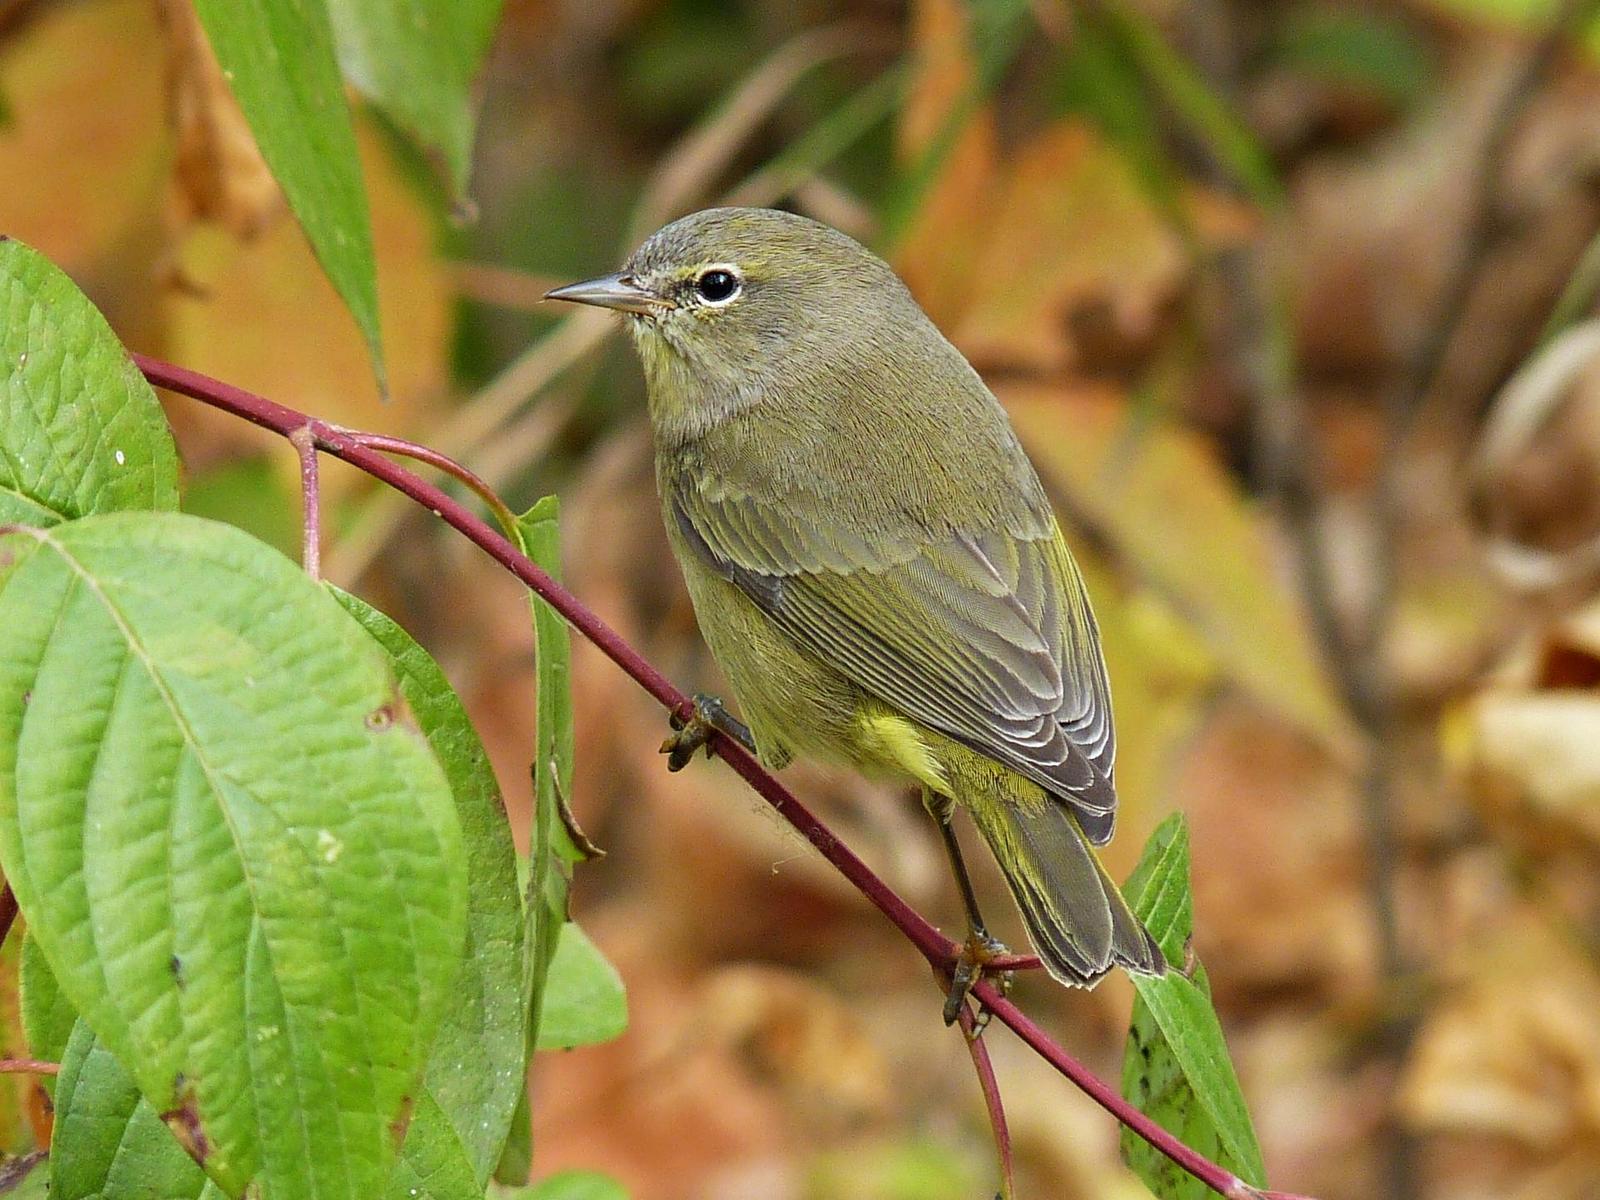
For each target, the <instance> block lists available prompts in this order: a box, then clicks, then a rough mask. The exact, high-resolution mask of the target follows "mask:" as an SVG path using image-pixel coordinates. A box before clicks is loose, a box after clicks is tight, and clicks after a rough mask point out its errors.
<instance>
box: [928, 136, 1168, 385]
mask: <svg viewBox="0 0 1600 1200" xmlns="http://www.w3.org/2000/svg"><path fill="white" fill-rule="evenodd" d="M989 207H990V209H991V212H990V215H988V216H986V217H985V218H984V219H983V220H982V221H981V222H977V221H975V222H973V223H971V224H969V225H968V227H967V237H969V238H971V237H972V235H973V231H974V230H979V229H987V230H988V231H989V232H988V233H987V235H986V236H984V237H982V238H981V239H978V240H980V241H981V243H982V251H981V254H979V255H978V256H977V258H976V259H975V260H974V261H975V264H976V265H975V266H974V268H973V269H972V270H970V271H969V272H966V273H965V274H964V275H963V279H964V281H965V285H966V287H967V288H968V289H969V291H970V293H971V297H970V304H969V307H968V308H967V310H966V313H965V315H964V316H963V317H962V319H961V321H960V322H959V323H958V324H957V325H956V327H955V329H954V333H955V340H956V342H957V343H958V344H959V345H960V346H961V347H962V348H963V349H964V350H966V351H967V352H968V354H970V355H971V356H973V357H974V358H978V359H982V360H984V361H987V362H994V363H1002V364H1005V365H1011V366H1020V367H1035V368H1051V367H1059V366H1061V365H1063V364H1064V363H1066V362H1069V361H1071V357H1072V347H1071V343H1070V339H1069V338H1068V337H1067V336H1066V332H1067V322H1068V319H1069V318H1070V317H1071V316H1072V314H1073V313H1074V312H1075V311H1078V310H1081V309H1083V308H1085V307H1088V306H1104V308H1105V309H1107V310H1108V311H1109V314H1110V317H1111V320H1112V323H1113V326H1114V327H1115V329H1116V330H1117V331H1118V332H1119V333H1120V334H1121V335H1122V336H1123V337H1124V338H1127V339H1129V340H1141V339H1143V338H1146V337H1148V336H1149V334H1150V333H1151V331H1152V330H1153V328H1154V326H1155V324H1156V321H1157V317H1158V316H1159V314H1160V312H1161V310H1162V308H1163V307H1164V306H1165V305H1166V304H1167V303H1168V302H1169V301H1170V300H1171V299H1172V297H1173V296H1174V295H1175V294H1176V292H1177V289H1178V286H1179V284H1180V283H1181V282H1182V280H1183V277H1184V274H1185V271H1186V269H1187V263H1186V261H1185V255H1184V252H1183V247H1182V243H1181V242H1180V240H1179V238H1178V236H1177V234H1176V233H1175V232H1174V231H1173V230H1172V229H1171V228H1170V227H1169V226H1168V225H1167V223H1166V222H1165V221H1163V220H1162V218H1161V216H1160V214H1159V213H1157V211H1156V209H1155V208H1154V206H1153V205H1152V204H1151V203H1150V201H1149V200H1148V199H1147V198H1146V197H1145V195H1144V191H1143V189H1142V188H1141V187H1140V185H1139V181H1138V179H1137V178H1136V177H1135V175H1134V173H1133V171H1132V169H1131V168H1130V167H1129V166H1128V164H1127V163H1126V162H1125V161H1124V160H1123V158H1122V157H1121V155H1119V154H1118V153H1117V152H1116V150H1115V149H1113V148H1112V147H1111V146H1109V145H1108V144H1107V143H1106V142H1105V141H1104V140H1103V139H1101V138H1100V136H1099V135H1098V134H1096V133H1095V132H1094V131H1093V130H1092V129H1091V128H1090V127H1089V126H1088V125H1087V124H1085V123H1083V122H1081V121H1076V120H1065V121H1061V122H1059V123H1057V124H1056V125H1054V126H1052V127H1050V128H1048V129H1046V130H1044V131H1043V132H1042V133H1040V134H1038V135H1037V136H1036V137H1035V138H1034V139H1033V140H1032V141H1031V142H1029V143H1028V144H1027V145H1026V146H1024V147H1023V148H1022V150H1021V151H1020V152H1019V153H1018V155H1017V158H1016V160H1015V161H1014V162H1013V163H1011V165H1010V167H1009V169H1008V171H1007V172H1006V178H1005V180H1004V183H1003V184H1002V186H1001V187H1000V189H999V192H998V194H997V195H995V196H994V197H993V198H992V200H991V202H990V206H989Z"/></svg>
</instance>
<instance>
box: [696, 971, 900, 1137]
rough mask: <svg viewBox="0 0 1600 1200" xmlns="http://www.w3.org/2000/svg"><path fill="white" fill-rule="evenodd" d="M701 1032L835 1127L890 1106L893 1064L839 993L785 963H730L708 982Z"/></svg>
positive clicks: (700, 1006)
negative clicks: (767, 965) (890, 1076)
mask: <svg viewBox="0 0 1600 1200" xmlns="http://www.w3.org/2000/svg"><path fill="white" fill-rule="evenodd" d="M691 1023H692V1026H693V1028H694V1029H695V1031H696V1036H703V1037H706V1038H708V1039H710V1040H712V1041H715V1042H718V1043H721V1044H722V1045H724V1046H725V1047H727V1048H729V1049H731V1050H733V1051H734V1053H735V1056H736V1057H737V1058H738V1059H739V1060H740V1061H741V1062H743V1063H744V1064H745V1066H746V1068H747V1069H748V1070H749V1071H750V1072H751V1074H752V1075H753V1076H754V1077H755V1078H756V1079H758V1080H764V1081H768V1082H770V1083H772V1084H773V1085H775V1086H776V1087H777V1088H778V1089H779V1091H780V1092H781V1093H782V1094H783V1095H784V1096H785V1097H786V1098H787V1100H788V1102H789V1103H790V1104H791V1105H793V1106H794V1107H795V1108H796V1109H797V1110H798V1111H800V1112H803V1113H806V1114H808V1115H809V1116H810V1118H811V1119H812V1120H815V1121H818V1122H819V1123H820V1124H821V1125H823V1126H825V1127H828V1128H832V1129H835V1130H839V1129H842V1128H844V1127H846V1126H850V1125H854V1124H856V1123H857V1122H860V1121H863V1120H870V1119H873V1118H879V1117H882V1116H884V1115H885V1114H886V1112H887V1111H888V1108H889V1099H890V1087H889V1085H890V1079H889V1066H888V1063H887V1062H886V1061H885V1059H884V1056H883V1054H882V1052H881V1051H880V1050H879V1049H878V1046H877V1043H876V1042H874V1041H873V1040H872V1038H871V1037H870V1036H869V1034H868V1031H867V1030H866V1028H865V1027H864V1026H863V1024H862V1021H861V1018H860V1017H859V1016H858V1015H857V1014H856V1013H855V1012H854V1011H853V1010H852V1009H851V1008H850V1007H849V1006H848V1005H847V1004H846V1003H845V1002H844V1001H843V1000H841V999H840V998H839V997H838V996H837V995H836V994H835V993H833V992H831V991H829V990H828V989H826V988H824V987H822V986H820V985H819V984H817V983H816V982H814V981H813V980H811V979H809V978H807V977H806V976H805V975H802V974H799V973H798V972H795V971H791V970H784V969H781V968H777V967H766V966H755V965H742V966H732V967H724V968H722V969H721V970H718V971H716V972H715V973H713V974H712V975H710V976H709V977H708V978H707V979H706V980H705V982H704V983H703V984H702V985H701V996H700V1001H699V1004H698V1006H697V1011H696V1012H695V1014H694V1016H693V1018H692V1021H691Z"/></svg>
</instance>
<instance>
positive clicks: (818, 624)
mask: <svg viewBox="0 0 1600 1200" xmlns="http://www.w3.org/2000/svg"><path fill="white" fill-rule="evenodd" d="M671 508H672V510H673V516H674V517H675V519H676V520H677V523H678V526H679V529H680V530H681V532H682V533H683V536H684V538H685V540H686V541H687V542H688V544H689V545H690V547H691V548H692V549H693V550H694V552H695V553H697V554H698V555H700V556H701V558H702V559H703V560H704V561H705V562H706V564H707V565H708V566H710V567H712V568H713V569H714V570H716V571H718V572H719V573H720V574H722V575H723V576H724V577H725V578H727V579H729V580H731V581H732V582H733V583H734V584H736V585H737V586H738V587H739V588H740V589H741V590H742V591H744V592H745V594H746V595H748V596H749V597H750V598H751V599H752V600H753V601H754V602H755V603H756V604H757V605H758V606H759V607H760V608H761V609H762V610H763V611H764V612H765V613H766V614H767V615H768V616H769V617H770V618H771V619H772V620H773V622H774V623H775V624H776V625H777V626H778V627H779V628H780V629H781V630H782V631H783V632H784V633H785V634H787V635H788V636H789V638H790V639H791V640H793V641H794V642H795V643H796V644H797V645H799V646H800V647H801V648H802V649H804V650H805V651H806V652H807V653H809V654H811V655H813V656H815V657H817V658H819V659H821V660H822V661H824V662H826V663H828V664H829V665H830V666H832V667H833V668H834V669H836V670H838V671H840V672H841V673H842V674H844V675H845V676H846V677H847V678H849V679H851V680H853V681H854V682H855V683H856V684H857V685H858V686H860V687H861V688H863V689H864V690H865V691H867V692H869V693H871V694H873V695H875V696H877V697H878V698H879V699H881V700H883V701H884V702H885V703H887V704H889V705H891V706H893V707H894V708H896V709H898V710H899V711H901V712H902V713H904V714H905V715H906V716H908V717H910V718H912V719H913V720H915V721H918V722H920V723H922V724H924V725H926V726H928V727H930V728H932V729H936V730H938V731H939V732H941V733H944V734H946V735H947V736H949V737H951V738H954V739H956V740H957V741H960V742H962V743H964V744H966V745H968V746H970V747H971V748H973V749H974V750H977V751H978V752H980V753H982V754H984V755H986V756H988V757H990V758H993V759H995V760H996V761H998V762H1001V763H1003V764H1005V765H1006V766H1009V767H1011V768H1012V769H1013V770H1016V771H1017V772H1019V773H1020V774H1022V775H1024V776H1026V777H1028V778H1029V779H1032V780H1033V781H1034V782H1036V783H1038V784H1039V785H1040V786H1041V787H1043V788H1044V789H1045V790H1046V791H1048V792H1049V793H1051V794H1052V795H1054V796H1057V797H1059V798H1060V799H1062V800H1064V801H1066V802H1068V803H1069V804H1071V805H1072V806H1073V808H1074V809H1075V810H1076V811H1077V812H1078V813H1079V816H1080V821H1081V823H1082V825H1083V827H1084V831H1085V833H1086V834H1087V835H1088V836H1089V837H1090V838H1091V840H1093V841H1094V842H1096V843H1097V844H1098V843H1101V842H1104V841H1105V840H1106V839H1107V838H1109V837H1110V835H1111V827H1112V823H1113V812H1114V809H1115V804H1116V796H1115V792H1114V790H1113V787H1112V784H1111V762H1112V756H1113V753H1114V747H1113V744H1112V735H1111V714H1110V702H1109V695H1108V691H1107V687H1106V682H1105V669H1104V666H1103V664H1102V661H1101V658H1100V651H1099V646H1098V638H1097V635H1096V632H1095V628H1094V619H1093V617H1092V616H1091V615H1090V612H1089V607H1088V602H1087V599H1086V598H1085V596H1084V592H1083V585H1082V582H1081V580H1080V579H1079V577H1078V574H1077V571H1076V569H1075V568H1074V567H1073V565H1072V563H1071V560H1070V558H1069V557H1068V555H1067V552H1066V548H1065V546H1064V545H1063V544H1061V542H1060V535H1059V534H1058V533H1057V531H1056V529H1055V525H1054V521H1053V520H1052V519H1050V518H1049V517H1048V516H1044V517H1042V518H1041V519H1040V521H1039V522H1038V526H1039V527H1038V528H1037V529H1029V530H1026V531H1023V532H1024V533H1025V534H1031V535H1033V536H1019V535H1018V533H1014V532H1012V531H1003V532H999V533H978V534H969V533H962V532H953V533H950V534H948V535H946V536H944V537H941V538H936V539H928V538H919V537H917V536H914V535H912V534H911V533H909V532H905V533H902V534H899V535H896V534H893V533H891V534H889V535H887V536H884V537H882V538H874V539H867V538H865V537H861V536H853V535H849V534H843V533H838V532H834V531H831V530H829V531H825V530H824V529H823V528H822V527H821V526H822V525H823V524H824V523H822V522H814V523H809V524H810V525H811V526H812V527H809V528H808V527H807V524H808V523H803V511H804V510H803V509H802V510H801V514H802V515H801V516H797V515H796V513H795V509H794V506H783V507H781V508H780V506H778V505H774V504H769V503H761V502H758V501H755V500H752V499H750V498H748V497H744V496H737V495H733V496H729V495H722V496H709V495H707V494H706V493H705V492H704V491H702V490H700V489H697V488H694V487H692V486H690V487H686V488H683V489H681V490H680V491H678V492H677V494H676V495H674V496H673V498H672V504H671Z"/></svg>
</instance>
